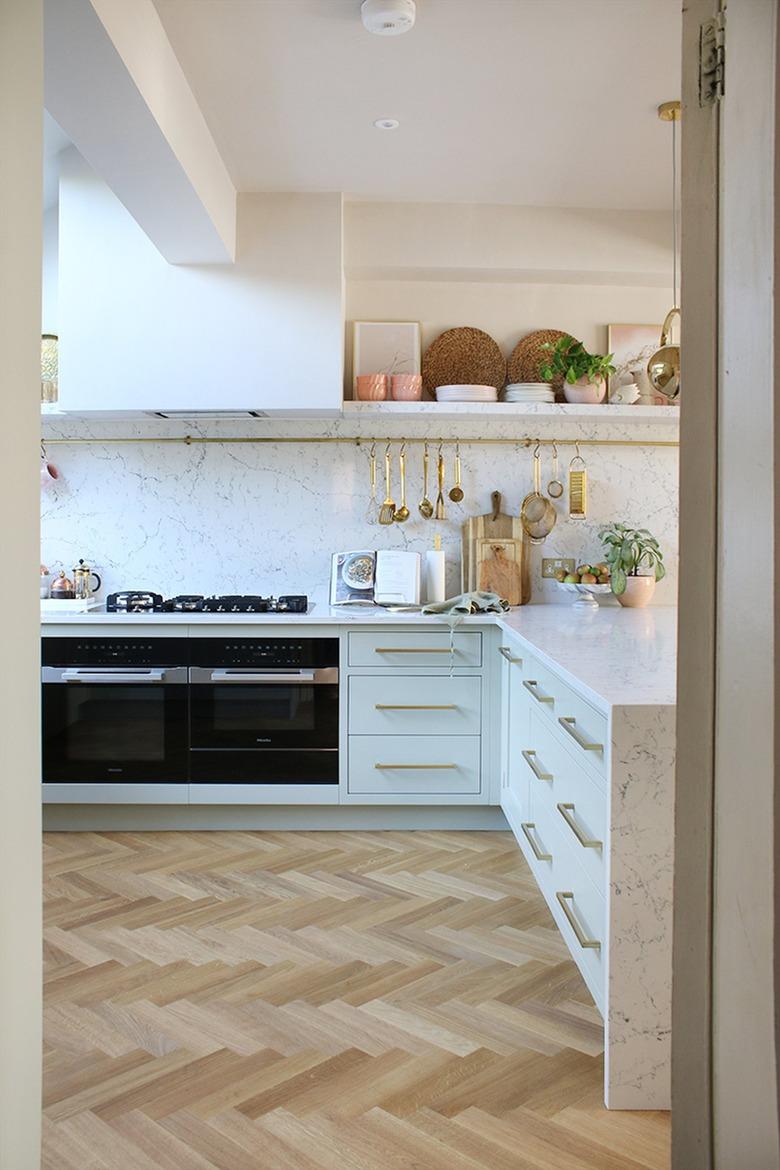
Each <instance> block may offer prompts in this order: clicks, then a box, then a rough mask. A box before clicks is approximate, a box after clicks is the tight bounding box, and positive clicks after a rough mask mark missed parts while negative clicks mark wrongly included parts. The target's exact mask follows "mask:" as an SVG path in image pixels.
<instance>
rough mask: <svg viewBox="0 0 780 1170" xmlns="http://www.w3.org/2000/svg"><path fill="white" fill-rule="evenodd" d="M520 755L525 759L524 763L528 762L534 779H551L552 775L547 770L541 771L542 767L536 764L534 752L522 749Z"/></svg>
mask: <svg viewBox="0 0 780 1170" xmlns="http://www.w3.org/2000/svg"><path fill="white" fill-rule="evenodd" d="M522 756H523V759H524V760H525V762H526V764H528V767H529V768H530V769H531V771H532V772H533V774H534V776H535V777H536V779H537V780H548V781H549V780H552V776H551V775H550V773H549V772H543V771H542V769H541V768H540V767H539V765H538V764H537V762H536V752H532V751H523V752H522Z"/></svg>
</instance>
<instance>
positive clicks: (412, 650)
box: [374, 646, 458, 654]
mask: <svg viewBox="0 0 780 1170" xmlns="http://www.w3.org/2000/svg"><path fill="white" fill-rule="evenodd" d="M374 653H375V654H449V653H450V648H449V646H377V647H375V649H374ZM454 653H456V654H457V653H458V651H457V650H455V651H454Z"/></svg>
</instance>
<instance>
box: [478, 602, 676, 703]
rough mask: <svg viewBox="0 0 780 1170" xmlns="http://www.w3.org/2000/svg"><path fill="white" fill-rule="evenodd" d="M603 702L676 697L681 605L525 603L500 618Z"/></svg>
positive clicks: (594, 699) (661, 700) (503, 625)
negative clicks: (584, 607)
mask: <svg viewBox="0 0 780 1170" xmlns="http://www.w3.org/2000/svg"><path fill="white" fill-rule="evenodd" d="M496 621H497V623H498V625H499V626H500V627H501V628H502V629H503V630H506V631H507V632H508V633H511V634H516V635H518V636H519V637H520V638H522V639H523V641H525V642H526V643H527V644H528V646H529V648H530V650H531V651H532V652H533V653H535V654H536V655H537V657H538V658H540V659H542V660H543V661H545V662H547V664H548V665H549V666H551V667H552V668H553V669H554V670H556V671H557V673H558V674H560V675H561V677H563V678H567V679H568V681H569V682H571V683H572V684H573V685H576V686H577V688H578V689H579V690H580V691H581V692H582V693H583V694H584V695H586V696H587V697H589V698H590V699H591V701H592V702H593V703H595V704H596V705H597V706H599V707H602V708H608V707H629V706H650V707H655V706H673V705H674V704H675V703H676V701H677V694H676V688H677V609H676V607H673V606H649V607H648V608H647V609H623V608H622V607H618V606H603V607H602V608H600V609H598V610H597V611H596V612H595V613H587V612H586V613H583V612H581V611H579V610H576V609H574V608H573V607H572V606H568V605H566V606H564V605H526V606H523V607H522V608H521V609H516V610H512V611H511V612H510V613H508V614H506V615H505V616H504V617H501V618H497V619H496Z"/></svg>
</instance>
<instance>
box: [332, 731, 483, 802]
mask: <svg viewBox="0 0 780 1170" xmlns="http://www.w3.org/2000/svg"><path fill="white" fill-rule="evenodd" d="M480 745H481V741H480V737H479V736H478V735H475V736H444V735H443V736H438V737H436V736H429V735H351V736H350V737H349V782H348V787H349V791H350V792H351V793H359V792H363V793H369V792H372V793H387V794H388V795H393V794H396V795H404V796H411V795H415V794H417V795H447V794H458V793H478V792H479V791H480Z"/></svg>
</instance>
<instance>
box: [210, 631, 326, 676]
mask: <svg viewBox="0 0 780 1170" xmlns="http://www.w3.org/2000/svg"><path fill="white" fill-rule="evenodd" d="M190 650H191V658H190V661H191V663H192V665H193V666H224V667H229V666H233V667H235V666H246V667H255V668H257V667H273V668H277V667H290V668H293V669H299V668H301V667H312V666H313V667H324V666H338V663H339V641H338V638H267V637H264V638H193V639H191V648H190Z"/></svg>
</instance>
